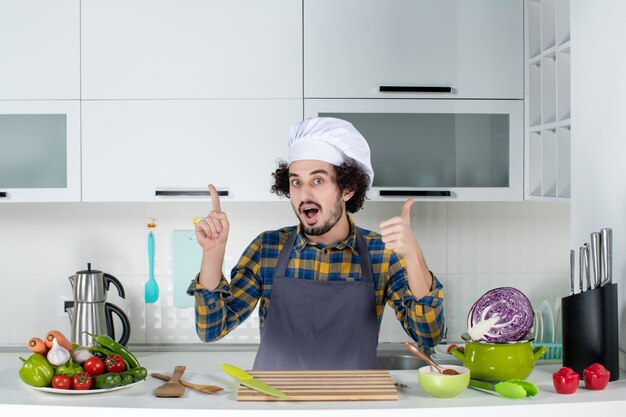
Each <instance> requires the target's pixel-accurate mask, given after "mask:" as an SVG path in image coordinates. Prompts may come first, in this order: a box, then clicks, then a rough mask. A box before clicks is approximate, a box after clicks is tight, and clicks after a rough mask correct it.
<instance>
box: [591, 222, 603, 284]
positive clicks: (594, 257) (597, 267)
mask: <svg viewBox="0 0 626 417" xmlns="http://www.w3.org/2000/svg"><path fill="white" fill-rule="evenodd" d="M601 268H602V265H601V263H600V233H598V232H593V233H592V234H591V272H592V273H593V279H592V280H591V287H592V288H598V287H599V286H600V279H601V275H602V269H601Z"/></svg>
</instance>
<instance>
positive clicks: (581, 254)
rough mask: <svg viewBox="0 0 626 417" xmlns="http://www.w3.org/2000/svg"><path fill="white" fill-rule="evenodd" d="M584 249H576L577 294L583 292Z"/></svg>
mask: <svg viewBox="0 0 626 417" xmlns="http://www.w3.org/2000/svg"><path fill="white" fill-rule="evenodd" d="M585 253H586V252H585V247H584V246H581V247H580V248H578V294H580V293H581V292H583V291H584V288H583V273H584V271H585Z"/></svg>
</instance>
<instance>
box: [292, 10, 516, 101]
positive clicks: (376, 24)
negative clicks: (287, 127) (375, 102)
mask: <svg viewBox="0 0 626 417" xmlns="http://www.w3.org/2000/svg"><path fill="white" fill-rule="evenodd" d="M304 80H305V81H304V96H305V98H401V97H404V98H484V99H490V98H496V99H523V98H524V84H523V83H524V1H523V0H474V1H466V0H446V1H432V0H396V1H389V0H304Z"/></svg>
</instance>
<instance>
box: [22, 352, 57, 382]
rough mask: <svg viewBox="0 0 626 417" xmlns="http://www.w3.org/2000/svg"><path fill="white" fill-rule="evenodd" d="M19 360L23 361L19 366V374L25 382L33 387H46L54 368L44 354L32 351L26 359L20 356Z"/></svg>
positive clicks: (52, 375)
mask: <svg viewBox="0 0 626 417" xmlns="http://www.w3.org/2000/svg"><path fill="white" fill-rule="evenodd" d="M20 360H21V361H22V362H24V363H23V364H22V367H21V368H20V371H19V375H20V378H21V379H22V381H24V383H25V384H28V385H32V386H33V387H47V386H49V385H50V383H51V382H52V378H53V377H54V368H53V367H52V365H50V362H48V359H46V357H45V356H43V355H41V354H39V353H33V354H32V355H30V356H29V357H28V359H24V358H22V357H21V356H20Z"/></svg>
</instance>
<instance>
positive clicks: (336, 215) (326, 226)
mask: <svg viewBox="0 0 626 417" xmlns="http://www.w3.org/2000/svg"><path fill="white" fill-rule="evenodd" d="M303 204H315V205H316V206H317V207H318V210H319V212H320V214H321V213H322V207H321V206H320V205H319V204H317V203H316V202H314V201H305V202H302V203H300V206H302V205H303ZM294 211H295V212H296V216H297V217H298V220H300V227H301V228H302V230H303V231H304V234H306V235H309V236H321V235H324V234H326V233H328V232H329V231H330V229H332V228H333V227H334V226H335V225H336V224H337V222H338V221H339V220H340V219H341V216H342V215H343V205H342V204H341V194H340V195H339V198H337V201H336V202H335V204H334V205H333V206H332V207H330V211H329V218H328V220H326V221H325V222H324V223H323V224H321V225H319V226H308V225H307V224H306V223H304V222H303V221H302V218H301V217H300V215H301V214H300V210H299V209H298V210H296V209H295V207H294Z"/></svg>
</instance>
